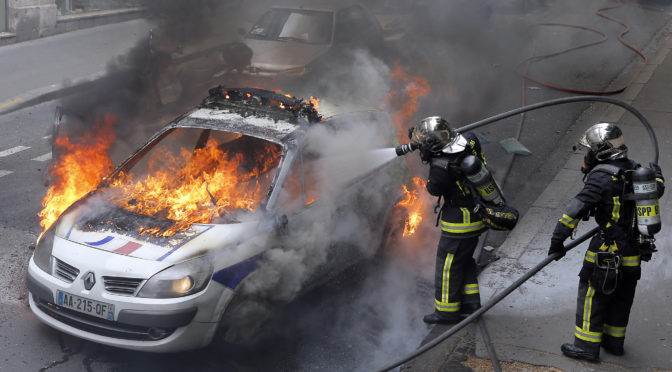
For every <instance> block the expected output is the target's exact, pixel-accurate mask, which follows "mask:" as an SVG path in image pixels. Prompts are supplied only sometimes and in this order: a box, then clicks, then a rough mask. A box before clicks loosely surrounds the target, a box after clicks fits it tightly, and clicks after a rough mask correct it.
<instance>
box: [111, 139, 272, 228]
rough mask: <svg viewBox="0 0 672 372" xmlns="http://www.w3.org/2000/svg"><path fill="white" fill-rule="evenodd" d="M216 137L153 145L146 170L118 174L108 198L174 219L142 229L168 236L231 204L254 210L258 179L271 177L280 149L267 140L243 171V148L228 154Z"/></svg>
mask: <svg viewBox="0 0 672 372" xmlns="http://www.w3.org/2000/svg"><path fill="white" fill-rule="evenodd" d="M218 146H219V144H218V143H217V141H215V140H213V139H209V140H208V142H207V144H206V146H205V147H203V148H201V149H197V150H195V151H193V152H190V151H188V150H187V149H185V148H182V149H181V151H180V154H179V155H173V154H172V153H170V152H168V151H166V150H162V149H160V148H159V149H157V151H156V152H155V153H154V154H152V156H151V158H150V159H149V162H148V167H149V169H150V174H149V175H147V176H145V177H143V178H138V177H135V176H134V175H131V174H124V173H122V174H120V175H119V177H118V178H116V179H115V180H114V181H113V182H111V183H110V188H111V189H112V190H119V191H121V192H115V193H113V194H114V196H112V197H110V199H109V200H110V201H112V202H114V203H115V204H116V205H117V206H119V207H122V208H124V209H126V210H128V211H131V212H135V213H139V214H143V215H149V216H157V217H160V218H164V219H169V220H172V221H174V222H173V224H172V226H170V227H169V228H167V229H165V230H161V229H158V228H143V229H141V230H140V231H139V232H140V233H141V234H151V235H154V236H164V237H167V236H172V235H174V234H175V233H176V232H178V231H180V230H183V229H186V228H188V227H189V226H191V225H192V224H194V223H210V222H212V220H213V219H214V218H216V217H218V216H219V215H221V214H224V213H226V211H227V210H232V209H247V210H249V211H254V210H255V209H256V208H257V206H258V204H259V202H260V201H261V200H262V199H263V198H264V196H265V195H266V192H267V191H268V190H267V189H264V188H262V187H261V181H265V182H270V177H271V174H270V173H269V172H268V170H270V169H271V168H273V167H275V166H277V164H278V162H279V159H280V153H281V150H280V148H279V147H278V146H277V145H274V144H270V143H269V144H266V147H265V148H264V151H263V154H262V155H261V156H260V157H259V158H258V159H254V163H255V165H254V167H253V169H252V170H250V171H249V172H247V173H245V172H243V171H241V169H242V168H247V167H246V166H245V165H246V164H248V163H249V161H248V162H245V163H244V159H243V154H241V153H238V154H235V155H234V156H229V155H228V154H227V153H226V152H224V151H223V150H222V149H220V148H219V147H218Z"/></svg>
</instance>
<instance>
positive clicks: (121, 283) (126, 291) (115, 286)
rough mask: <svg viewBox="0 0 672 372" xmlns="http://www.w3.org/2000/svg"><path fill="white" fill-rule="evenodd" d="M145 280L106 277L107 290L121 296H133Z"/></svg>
mask: <svg viewBox="0 0 672 372" xmlns="http://www.w3.org/2000/svg"><path fill="white" fill-rule="evenodd" d="M142 281H143V279H137V278H123V277H117V276H104V277H103V282H105V290H106V291H108V292H110V293H114V294H120V295H127V296H132V295H134V294H135V291H136V290H137V289H138V286H140V283H142Z"/></svg>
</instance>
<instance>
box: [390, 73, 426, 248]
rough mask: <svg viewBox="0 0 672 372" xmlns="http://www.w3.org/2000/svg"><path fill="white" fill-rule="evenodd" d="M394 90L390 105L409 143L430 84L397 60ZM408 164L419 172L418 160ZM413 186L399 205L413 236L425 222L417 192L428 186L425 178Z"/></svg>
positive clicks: (401, 135)
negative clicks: (411, 126) (405, 211)
mask: <svg viewBox="0 0 672 372" xmlns="http://www.w3.org/2000/svg"><path fill="white" fill-rule="evenodd" d="M390 78H391V80H392V86H393V87H396V89H392V90H391V91H390V92H389V93H388V95H387V97H386V98H387V99H386V101H387V104H388V106H389V107H391V108H392V110H393V113H392V120H393V121H394V125H395V128H396V130H397V137H398V138H399V142H402V143H405V142H408V136H407V133H408V127H409V126H410V125H411V124H412V123H413V122H414V121H415V120H416V119H417V118H415V117H414V116H415V114H416V113H417V111H418V110H419V108H420V98H422V97H425V96H427V95H429V93H430V92H431V86H430V85H429V83H428V82H427V79H425V78H423V77H421V76H413V75H411V74H409V73H408V72H406V70H404V68H403V67H402V66H401V64H399V63H398V62H395V64H394V68H393V69H392V71H391V72H390ZM408 160H409V159H408V158H407V164H408V165H409V167H410V168H411V170H412V173H413V174H419V169H417V166H416V165H417V163H414V162H411V161H408ZM413 185H414V188H413V189H412V190H411V191H409V189H408V187H406V186H405V185H404V186H403V190H402V191H403V193H404V195H405V197H406V199H405V200H403V201H401V202H400V203H399V204H397V205H399V206H403V207H405V208H406V210H407V212H408V213H407V215H408V217H407V219H406V221H405V222H404V234H403V235H404V237H408V236H412V235H413V234H414V233H415V231H416V230H417V228H418V225H419V224H420V221H422V212H423V203H422V200H421V199H420V198H419V197H418V193H419V192H420V190H421V189H424V187H425V181H424V180H422V179H421V178H417V177H415V178H413Z"/></svg>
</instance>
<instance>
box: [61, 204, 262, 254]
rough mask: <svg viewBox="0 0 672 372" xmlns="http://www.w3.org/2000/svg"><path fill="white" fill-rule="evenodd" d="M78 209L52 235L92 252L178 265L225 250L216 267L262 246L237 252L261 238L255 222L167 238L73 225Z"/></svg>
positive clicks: (192, 229)
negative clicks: (242, 246)
mask: <svg viewBox="0 0 672 372" xmlns="http://www.w3.org/2000/svg"><path fill="white" fill-rule="evenodd" d="M78 212H80V209H79V208H78V209H75V210H74V211H72V212H70V213H68V214H67V215H64V216H62V218H61V220H60V222H59V224H58V228H57V229H56V235H57V236H58V237H60V238H63V239H66V240H68V241H71V242H73V243H77V244H81V245H84V246H87V247H89V248H92V249H98V250H103V251H107V252H110V253H112V254H119V255H125V256H130V257H135V258H139V259H143V260H150V261H160V262H166V263H178V262H182V261H184V260H187V259H190V258H194V257H197V256H201V255H204V254H206V253H210V252H223V251H229V253H231V254H225V255H218V256H220V261H221V258H222V257H224V259H223V260H224V261H226V262H219V263H218V264H219V265H224V266H227V265H228V264H233V263H236V262H239V261H241V260H244V259H246V258H249V257H251V256H254V255H256V254H259V253H260V252H261V251H262V250H263V248H264V246H265V244H264V243H259V244H256V245H255V247H256V248H254V249H245V250H241V249H240V246H241V244H243V243H245V244H244V245H246V246H247V245H249V244H247V243H249V241H250V240H255V241H258V240H259V238H260V236H263V235H264V234H260V233H263V231H261V230H263V229H260V228H259V226H260V224H259V222H258V221H252V222H244V223H243V222H241V223H232V224H193V225H192V226H191V227H190V228H188V229H187V230H185V231H180V232H179V233H177V234H175V235H174V236H171V237H168V238H156V237H151V236H144V235H140V234H136V233H133V232H129V231H114V230H112V229H109V228H108V229H98V230H96V229H90V228H87V227H85V226H82V224H79V223H76V221H77V216H78ZM234 251H235V253H233V252H234Z"/></svg>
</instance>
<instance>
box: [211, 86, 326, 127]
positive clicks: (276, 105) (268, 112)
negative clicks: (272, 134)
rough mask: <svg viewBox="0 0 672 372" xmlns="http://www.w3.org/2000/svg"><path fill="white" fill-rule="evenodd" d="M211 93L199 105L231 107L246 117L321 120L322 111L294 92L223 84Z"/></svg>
mask: <svg viewBox="0 0 672 372" xmlns="http://www.w3.org/2000/svg"><path fill="white" fill-rule="evenodd" d="M209 94H210V95H209V96H208V97H207V98H206V99H205V100H203V103H202V104H201V106H200V107H205V108H210V109H228V110H231V111H233V112H236V113H238V114H240V115H241V116H243V117H248V116H257V117H265V118H270V119H272V120H274V121H276V122H277V121H278V120H287V121H289V122H292V123H297V122H298V119H299V118H303V119H305V120H307V121H308V122H309V123H317V122H320V121H322V115H320V113H319V112H318V111H317V109H316V108H315V105H314V104H313V103H311V102H309V101H306V100H304V99H302V98H296V97H293V96H291V95H283V94H282V93H276V92H272V91H269V90H265V89H256V88H225V87H223V86H221V85H220V86H218V87H215V88H212V89H210V91H209Z"/></svg>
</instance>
